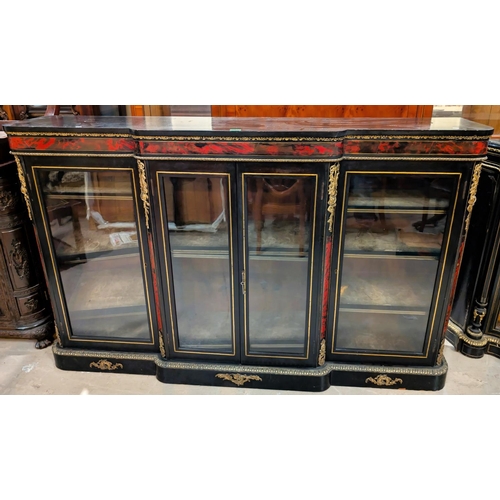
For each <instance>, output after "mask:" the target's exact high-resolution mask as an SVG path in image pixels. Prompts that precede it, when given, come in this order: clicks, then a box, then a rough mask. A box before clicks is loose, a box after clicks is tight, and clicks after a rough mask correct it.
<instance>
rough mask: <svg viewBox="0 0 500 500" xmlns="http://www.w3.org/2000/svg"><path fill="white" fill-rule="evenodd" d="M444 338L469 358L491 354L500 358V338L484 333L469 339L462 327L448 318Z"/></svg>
mask: <svg viewBox="0 0 500 500" xmlns="http://www.w3.org/2000/svg"><path fill="white" fill-rule="evenodd" d="M446 339H447V340H448V341H449V342H451V343H452V344H453V347H455V349H456V350H457V351H459V352H461V353H462V354H464V355H465V356H467V357H469V358H482V357H483V356H484V355H485V354H491V355H492V356H496V357H497V358H500V338H499V337H496V336H494V335H488V334H484V335H483V336H482V337H481V338H480V339H471V338H470V337H469V336H468V335H467V334H466V333H465V332H464V331H463V330H462V328H461V327H460V326H459V325H457V324H456V323H455V322H454V321H452V320H451V319H450V322H449V323H448V330H447V331H446Z"/></svg>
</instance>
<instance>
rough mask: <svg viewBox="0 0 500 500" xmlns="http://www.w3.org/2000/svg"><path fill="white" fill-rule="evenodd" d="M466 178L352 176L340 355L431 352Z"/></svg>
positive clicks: (338, 320)
mask: <svg viewBox="0 0 500 500" xmlns="http://www.w3.org/2000/svg"><path fill="white" fill-rule="evenodd" d="M459 176H460V174H459V173H457V174H449V175H446V174H441V175H431V174H429V173H426V174H415V173H412V174H383V173H353V172H347V174H346V183H345V186H346V192H345V193H344V203H345V205H344V206H347V208H346V211H345V213H344V215H343V219H342V222H341V237H342V238H343V244H342V249H341V252H339V262H338V268H339V273H338V274H337V284H336V303H337V305H338V310H337V311H336V314H335V318H334V332H336V333H335V337H334V343H333V350H334V351H335V352H342V351H349V352H356V351H357V352H362V351H365V352H368V351H374V352H392V353H409V354H411V353H415V354H422V353H424V352H425V350H426V347H427V346H426V345H424V344H425V339H426V333H427V331H428V327H429V328H430V329H432V326H433V324H434V321H435V313H436V304H435V305H434V306H433V307H431V304H432V300H433V295H434V291H435V290H437V291H438V292H439V290H440V287H441V280H442V275H443V268H444V266H441V267H440V260H441V257H442V255H443V252H446V250H447V248H448V239H449V234H448V230H447V227H448V222H449V219H450V218H452V217H453V211H454V204H455V201H456V185H457V184H456V182H457V179H458V178H459Z"/></svg>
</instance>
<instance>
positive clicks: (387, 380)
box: [365, 374, 403, 386]
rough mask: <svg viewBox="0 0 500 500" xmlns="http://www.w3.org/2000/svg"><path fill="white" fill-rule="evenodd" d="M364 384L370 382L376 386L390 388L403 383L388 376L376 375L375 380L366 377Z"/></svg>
mask: <svg viewBox="0 0 500 500" xmlns="http://www.w3.org/2000/svg"><path fill="white" fill-rule="evenodd" d="M365 382H366V383H368V382H371V383H373V384H375V385H378V386H390V385H396V384H402V383H403V381H402V380H401V379H400V378H394V379H393V378H391V377H389V376H388V375H383V374H380V375H377V376H376V377H375V378H373V377H368V378H367V379H366V380H365Z"/></svg>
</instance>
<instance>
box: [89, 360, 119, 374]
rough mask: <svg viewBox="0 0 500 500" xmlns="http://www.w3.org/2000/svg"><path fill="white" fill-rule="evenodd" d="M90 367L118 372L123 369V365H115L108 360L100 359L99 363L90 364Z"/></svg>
mask: <svg viewBox="0 0 500 500" xmlns="http://www.w3.org/2000/svg"><path fill="white" fill-rule="evenodd" d="M90 367H91V368H92V367H95V368H99V370H109V371H113V370H117V369H118V368H123V365H122V364H121V363H116V364H113V363H112V362H111V361H108V360H107V359H100V360H99V361H98V362H97V363H96V362H95V361H93V362H92V363H90Z"/></svg>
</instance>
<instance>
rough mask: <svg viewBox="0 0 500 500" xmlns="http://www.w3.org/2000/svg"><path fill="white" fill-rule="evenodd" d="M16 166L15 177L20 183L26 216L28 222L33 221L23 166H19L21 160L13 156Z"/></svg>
mask: <svg viewBox="0 0 500 500" xmlns="http://www.w3.org/2000/svg"><path fill="white" fill-rule="evenodd" d="M14 159H15V160H16V165H17V175H18V177H19V182H20V183H21V193H23V196H24V201H25V202H26V207H27V209H28V215H29V218H30V220H33V212H32V211H31V202H30V198H29V195H28V188H27V186H26V178H25V177H24V171H23V166H22V165H21V160H20V159H19V157H18V156H16V155H14Z"/></svg>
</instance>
